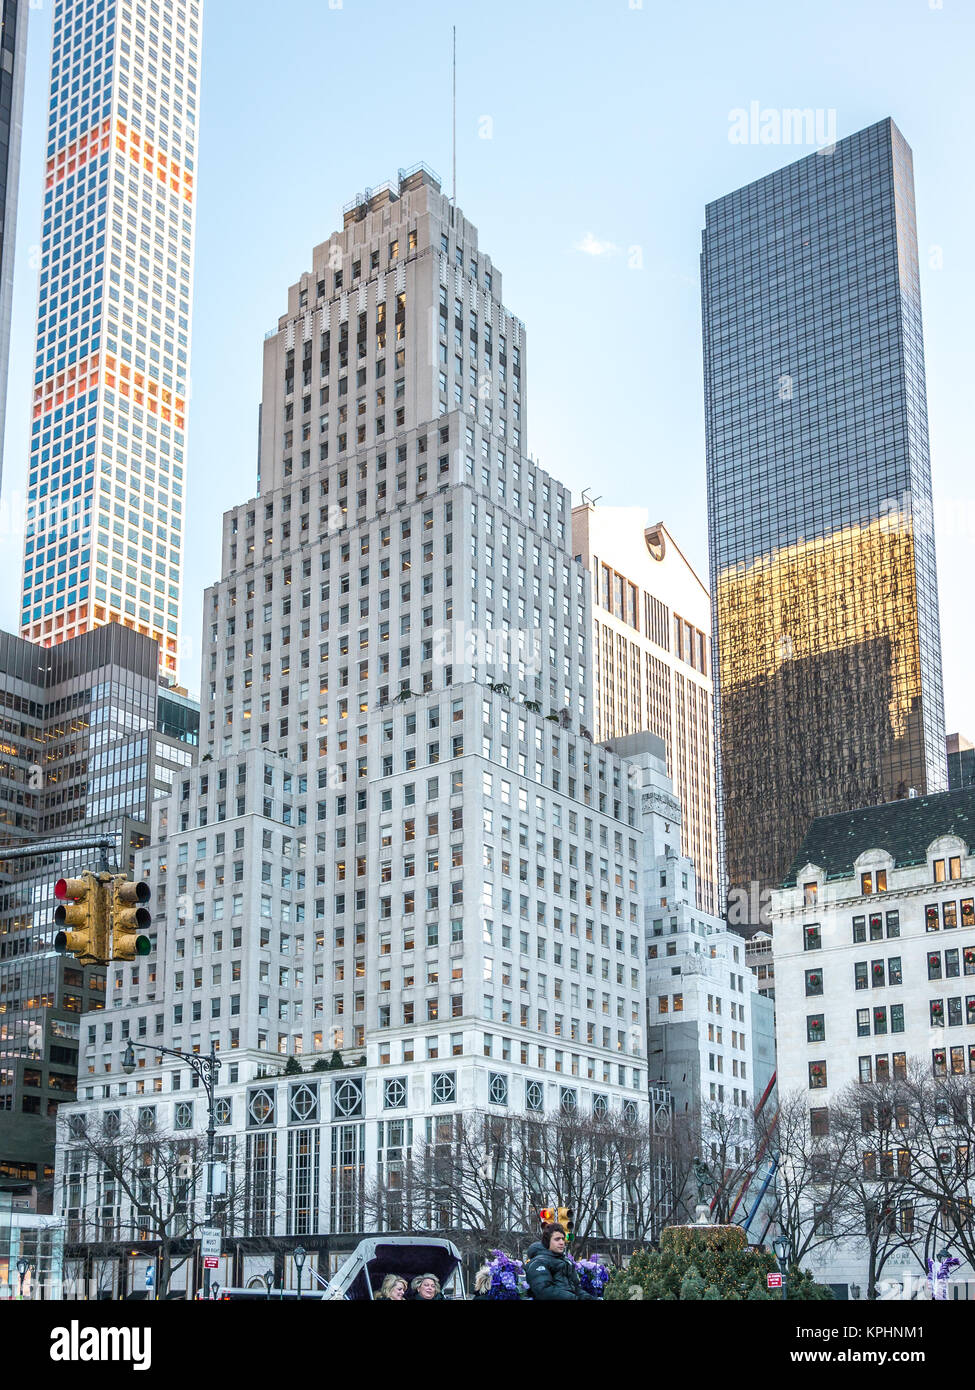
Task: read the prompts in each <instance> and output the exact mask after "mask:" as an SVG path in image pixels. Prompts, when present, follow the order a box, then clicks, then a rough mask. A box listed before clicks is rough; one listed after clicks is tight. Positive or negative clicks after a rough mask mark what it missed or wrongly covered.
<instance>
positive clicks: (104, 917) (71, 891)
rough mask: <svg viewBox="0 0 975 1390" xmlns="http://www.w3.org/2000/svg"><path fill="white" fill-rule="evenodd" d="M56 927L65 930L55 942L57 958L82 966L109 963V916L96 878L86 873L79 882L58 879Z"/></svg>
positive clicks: (58, 935)
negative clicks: (68, 958)
mask: <svg viewBox="0 0 975 1390" xmlns="http://www.w3.org/2000/svg"><path fill="white" fill-rule="evenodd" d="M54 896H55V897H56V898H57V900H58V905H57V907H56V908H55V909H54V921H55V923H56V925H57V926H59V927H61V928H66V929H67V930H62V931H59V932H58V933H57V935H56V936H55V938H54V949H55V951H57V953H58V955H59V956H66V955H67V956H77V958H78V960H80V961H81V962H82V963H83V964H92V963H93V962H95V961H98V962H102V963H103V962H104V961H106V960H107V959H108V913H107V910H106V909H107V904H106V902H105V893H104V891H103V886H102V884H101V882H100V881H99V879H98V875H97V874H93V873H92V872H91V870H90V869H85V871H84V872H83V874H82V875H81V877H80V878H59V879H58V881H57V883H56V884H55V885H54Z"/></svg>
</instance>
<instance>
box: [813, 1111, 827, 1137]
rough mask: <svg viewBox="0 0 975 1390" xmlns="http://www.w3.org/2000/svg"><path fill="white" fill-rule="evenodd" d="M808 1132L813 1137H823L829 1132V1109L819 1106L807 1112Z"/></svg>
mask: <svg viewBox="0 0 975 1390" xmlns="http://www.w3.org/2000/svg"><path fill="white" fill-rule="evenodd" d="M809 1133H810V1135H811V1136H812V1138H813V1139H824V1138H825V1137H826V1136H827V1135H828V1134H829V1109H828V1107H827V1106H825V1105H823V1106H819V1107H817V1108H815V1109H812V1110H810V1112H809Z"/></svg>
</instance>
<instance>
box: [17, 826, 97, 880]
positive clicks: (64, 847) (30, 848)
mask: <svg viewBox="0 0 975 1390" xmlns="http://www.w3.org/2000/svg"><path fill="white" fill-rule="evenodd" d="M77 849H98V850H101V863H100V864H99V865H98V869H99V872H101V873H110V872H111V870H110V869H109V866H108V855H107V853H106V851H107V850H115V849H116V842H115V840H114V839H113V838H111V837H109V836H104V835H101V836H98V837H96V838H94V839H90V840H39V841H38V842H37V843H36V844H32V845H20V844H18V845H0V861H3V860H5V859H36V858H38V857H40V856H42V855H45V854H64V853H66V852H67V851H68V850H77Z"/></svg>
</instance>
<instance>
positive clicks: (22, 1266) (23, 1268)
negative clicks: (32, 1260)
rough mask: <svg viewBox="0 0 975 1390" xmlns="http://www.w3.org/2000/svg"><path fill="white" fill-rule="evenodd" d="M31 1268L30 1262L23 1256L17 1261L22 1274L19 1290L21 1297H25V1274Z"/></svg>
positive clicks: (18, 1270) (18, 1271)
mask: <svg viewBox="0 0 975 1390" xmlns="http://www.w3.org/2000/svg"><path fill="white" fill-rule="evenodd" d="M29 1269H30V1265H29V1263H28V1262H27V1260H25V1259H24V1257H23V1256H21V1257H20V1259H19V1260H18V1261H17V1273H18V1274H19V1275H20V1290H19V1297H20V1298H23V1296H24V1275H25V1274H26V1273H27V1271H28V1270H29Z"/></svg>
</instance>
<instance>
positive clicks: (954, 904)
mask: <svg viewBox="0 0 975 1390" xmlns="http://www.w3.org/2000/svg"><path fill="white" fill-rule="evenodd" d="M973 816H975V788H971V787H966V788H964V789H961V790H958V791H949V792H942V793H938V794H935V795H931V796H922V797H912V798H909V799H907V800H900V801H892V802H887V803H886V804H883V805H879V806H870V807H866V808H863V809H861V810H858V811H850V812H842V813H838V814H836V815H832V816H824V817H821V818H819V819H817V820H815V821H813V823H812V825H811V826H810V827H809V831H808V833H807V835H806V836H805V838H804V840H803V842H802V844H801V845H800V848H799V850H798V852H797V854H796V856H795V860H794V863H793V865H792V868H791V869H790V871H789V874H788V876H787V878H786V880H785V882H784V883H783V885H782V887H781V888H780V889H777V890H776V891H775V892H774V893H773V905H772V919H773V932H772V942H773V950H774V956H775V987H776V1008H777V1012H778V1081H779V1093H780V1095H781V1096H789V1095H792V1094H796V1093H798V1094H800V1095H804V1096H806V1097H808V1105H809V1112H810V1127H811V1131H812V1133H813V1134H814V1135H816V1134H820V1135H826V1134H828V1132H829V1114H830V1107H832V1106H834V1105H835V1104H836V1102H837V1098H838V1097H839V1096H840V1094H841V1092H842V1091H843V1089H844V1087H847V1086H850V1085H851V1084H852V1085H854V1086H856V1085H869V1084H870V1083H871V1082H881V1083H886V1082H896V1081H898V1080H906V1079H907V1078H908V1077H909V1075H910V1070H911V1064H912V1062H914V1061H918V1062H920V1064H921V1065H922V1067H923V1069H924V1070H925V1071H926V1072H927V1073H928V1074H929V1075H931V1076H933V1077H949V1076H964V1075H966V1074H969V1073H975V853H973V848H975V847H973V844H972V824H973ZM969 977H971V979H969ZM949 1131H950V1127H949ZM903 1135H904V1137H903V1141H902V1143H903V1150H904V1153H905V1155H909V1154H910V1149H911V1147H912V1145H913V1144H914V1137H913V1135H912V1134H911V1132H910V1127H909V1125H908V1124H907V1123H906V1122H905V1127H904V1131H903ZM947 1137H948V1138H950V1137H951V1136H950V1132H948V1133H947ZM906 1161H907V1162H908V1163H910V1161H911V1160H910V1158H909V1157H908V1158H907V1160H906ZM919 1161H920V1162H923V1161H924V1159H923V1158H920V1159H919V1158H918V1157H917V1156H915V1158H914V1162H919ZM898 1206H899V1210H898V1211H897V1212H895V1213H893V1214H892V1219H893V1220H896V1221H897V1222H898V1223H899V1229H900V1230H901V1231H902V1234H903V1236H904V1237H905V1240H904V1248H903V1249H902V1250H900V1251H898V1252H896V1253H895V1255H894V1257H893V1259H892V1262H891V1264H890V1266H889V1269H888V1275H891V1276H893V1275H898V1274H903V1272H904V1269H905V1268H906V1267H908V1266H909V1267H911V1268H912V1269H914V1270H915V1271H916V1269H917V1268H918V1267H920V1268H923V1267H924V1265H923V1261H924V1252H923V1249H921V1247H923V1245H924V1240H925V1238H926V1233H925V1231H924V1223H923V1222H922V1219H921V1218H922V1213H921V1212H920V1210H919V1209H918V1208H919V1203H918V1201H917V1200H916V1198H915V1197H914V1196H913V1195H912V1196H910V1197H904V1198H903V1199H902V1200H901V1201H900V1202H899V1204H898ZM937 1224H938V1223H937V1221H935V1226H937ZM912 1235H916V1236H917V1240H918V1242H919V1243H920V1244H919V1245H918V1246H917V1248H916V1249H915V1250H913V1251H912V1250H911V1249H910V1246H911V1245H912V1244H913V1243H915V1242H913V1241H912V1240H911V1239H910V1237H911V1236H912ZM927 1239H928V1241H929V1247H928V1248H929V1250H930V1251H934V1250H937V1249H938V1248H939V1242H940V1243H941V1244H943V1243H949V1244H950V1243H951V1237H950V1231H948V1232H944V1233H942V1235H940V1236H939V1235H938V1234H937V1231H936V1230H935V1232H934V1233H933V1234H931V1235H929V1236H927ZM932 1242H934V1243H932ZM919 1250H920V1253H919ZM817 1260H818V1262H819V1263H820V1264H821V1267H822V1269H823V1271H824V1273H825V1275H826V1276H827V1282H831V1283H834V1284H844V1283H845V1284H848V1285H851V1284H854V1283H856V1284H858V1285H859V1286H860V1287H861V1288H865V1287H866V1282H865V1277H866V1276H865V1270H864V1264H865V1260H864V1256H863V1253H862V1250H861V1249H860V1248H859V1247H858V1246H857V1245H856V1244H849V1245H841V1246H838V1247H836V1246H833V1245H828V1246H826V1247H825V1249H824V1250H822V1251H820V1252H819V1255H818V1256H817ZM960 1274H962V1276H964V1271H960Z"/></svg>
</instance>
